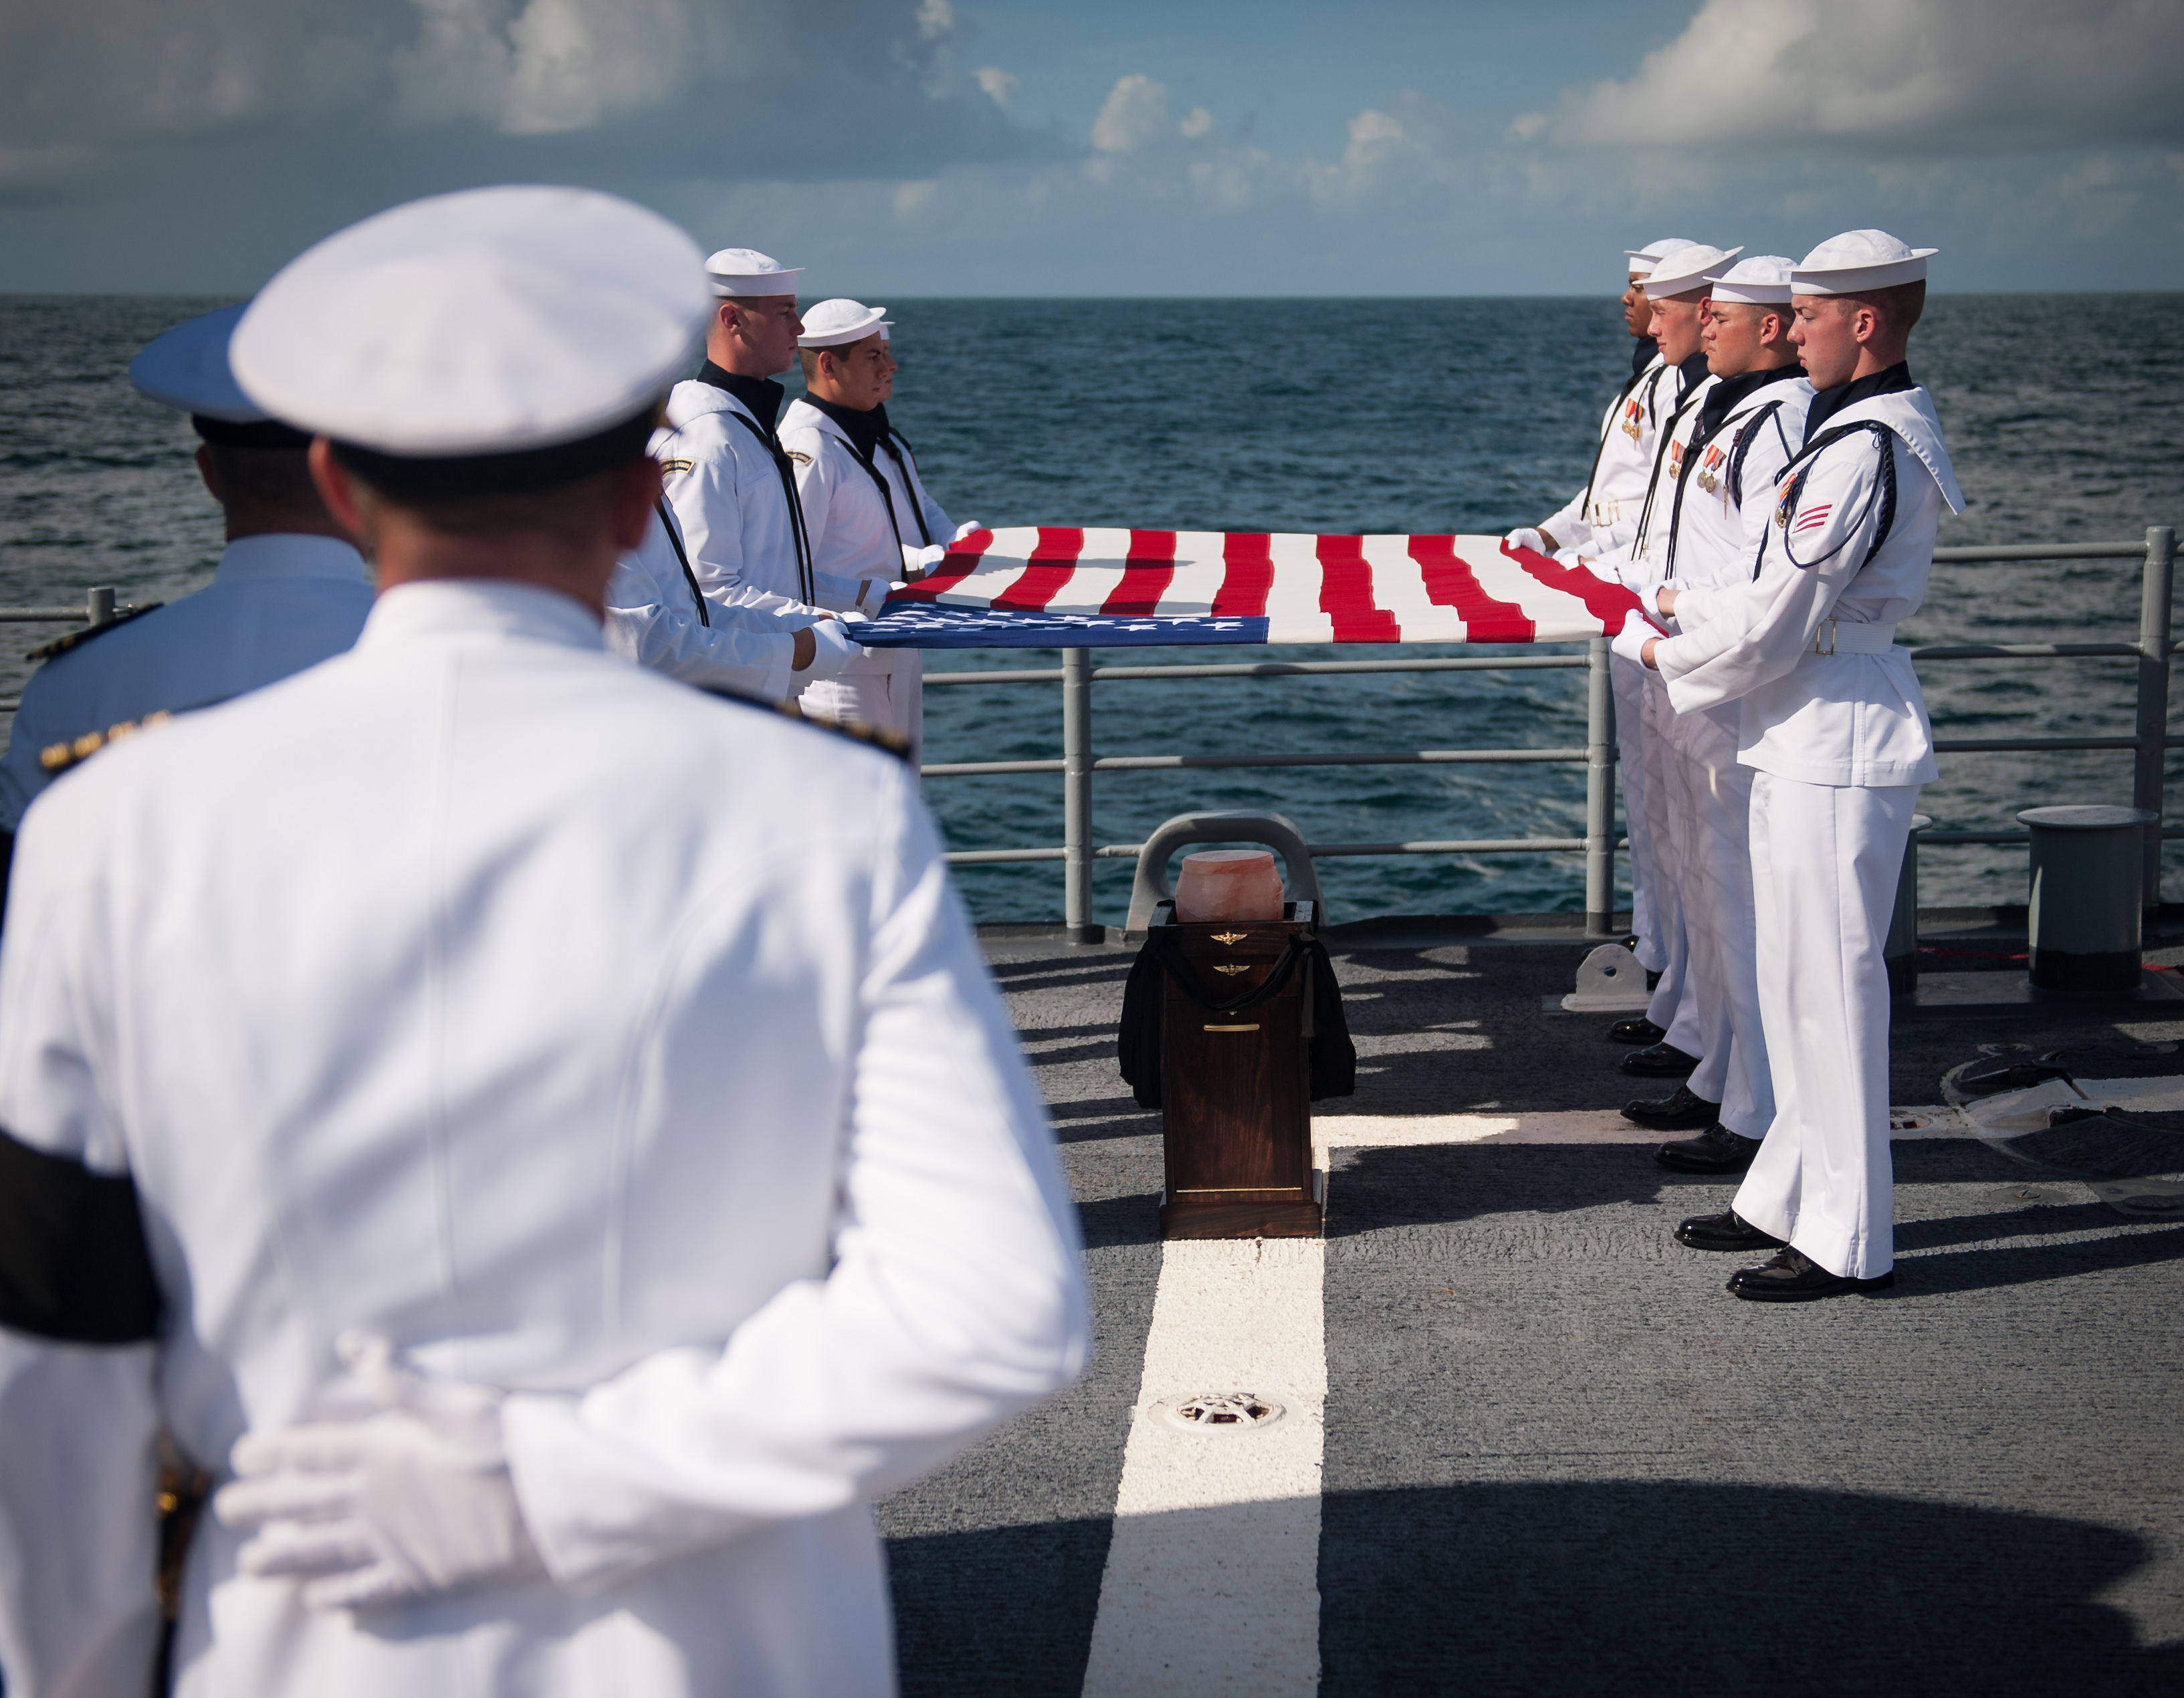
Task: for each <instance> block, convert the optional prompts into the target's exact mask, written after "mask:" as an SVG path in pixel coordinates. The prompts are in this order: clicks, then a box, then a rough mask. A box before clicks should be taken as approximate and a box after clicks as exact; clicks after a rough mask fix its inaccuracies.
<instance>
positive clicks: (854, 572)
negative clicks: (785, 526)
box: [781, 398, 956, 764]
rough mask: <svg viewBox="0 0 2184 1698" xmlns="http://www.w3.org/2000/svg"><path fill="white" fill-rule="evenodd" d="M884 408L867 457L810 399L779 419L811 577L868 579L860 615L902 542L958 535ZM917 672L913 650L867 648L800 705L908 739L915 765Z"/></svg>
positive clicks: (919, 731)
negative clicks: (793, 474)
mask: <svg viewBox="0 0 2184 1698" xmlns="http://www.w3.org/2000/svg"><path fill="white" fill-rule="evenodd" d="M882 413H883V420H882V426H883V428H882V430H881V431H880V433H879V435H878V437H877V441H876V443H875V448H876V449H877V452H875V453H872V454H866V452H865V451H864V450H863V449H861V448H859V447H858V445H857V444H856V443H855V442H854V441H853V440H852V439H851V438H850V433H849V431H847V430H846V429H845V428H844V426H843V425H842V424H841V422H840V421H839V420H837V419H836V418H834V417H833V416H832V415H830V414H828V413H827V411H826V410H824V409H822V408H820V407H818V406H816V405H814V404H812V402H811V401H810V400H809V399H806V398H798V399H797V400H794V401H792V402H791V403H789V405H788V412H787V413H786V414H785V415H783V418H782V421H781V442H782V446H783V448H786V449H788V455H789V458H790V459H793V460H794V461H795V463H796V482H797V487H798V490H799V493H800V495H801V497H802V498H803V502H804V522H805V531H806V533H807V534H808V535H809V536H810V537H811V560H812V565H813V568H814V571H815V575H816V576H819V577H821V578H823V579H826V580H827V581H830V582H831V581H833V580H836V579H844V578H855V579H856V580H857V581H858V582H860V583H863V584H867V585H869V586H870V587H868V588H866V590H865V591H864V592H863V595H862V599H861V601H860V602H859V604H857V606H856V609H855V610H856V611H859V612H862V613H867V614H870V613H876V612H877V611H878V609H879V604H880V603H881V602H882V601H883V600H885V599H886V597H887V591H888V587H889V585H890V584H892V583H894V582H899V581H900V579H901V577H902V572H903V551H904V550H905V548H909V549H911V550H916V549H919V548H930V547H932V546H933V545H934V544H936V543H939V544H945V543H949V542H950V541H952V540H953V539H954V537H955V535H956V526H955V522H954V521H952V520H950V518H949V516H948V515H947V513H946V512H945V511H944V509H942V507H941V505H940V504H939V502H937V501H935V500H934V499H933V498H932V496H931V495H929V494H928V493H927V492H926V488H925V485H924V483H923V482H922V480H921V479H920V478H919V476H918V475H917V456H916V455H915V454H912V453H911V447H910V444H909V443H907V442H905V441H904V440H903V439H902V437H901V436H900V433H899V432H897V431H895V429H894V426H891V425H887V424H885V422H884V409H882ZM924 671H925V668H924V665H923V660H922V656H921V655H920V654H918V651H917V649H866V650H864V651H863V653H862V654H861V655H860V656H859V657H858V658H857V659H855V660H851V661H850V663H849V664H848V665H845V666H844V667H843V669H842V670H841V671H840V672H839V673H838V674H837V675H836V676H834V677H833V678H831V679H829V680H827V681H826V682H821V683H816V684H813V685H811V686H810V687H809V688H806V689H805V692H804V695H803V698H802V701H803V705H804V709H805V711H806V712H807V713H811V714H815V715H817V716H818V717H820V718H822V719H831V720H837V721H850V722H852V723H858V724H864V725H870V726H876V727H879V728H881V729H883V730H886V731H891V732H894V733H896V734H897V735H898V736H900V737H901V738H905V740H906V741H907V742H908V743H909V745H910V749H911V761H912V763H913V764H915V763H916V762H917V760H918V759H919V757H920V755H921V754H922V750H923V747H924V742H925V712H924V700H923V691H922V687H921V682H920V681H921V680H922V677H923V676H924Z"/></svg>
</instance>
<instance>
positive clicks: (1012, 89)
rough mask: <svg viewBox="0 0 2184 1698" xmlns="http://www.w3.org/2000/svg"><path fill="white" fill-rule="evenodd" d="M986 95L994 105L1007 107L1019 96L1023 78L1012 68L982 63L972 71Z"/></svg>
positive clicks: (973, 76)
mask: <svg viewBox="0 0 2184 1698" xmlns="http://www.w3.org/2000/svg"><path fill="white" fill-rule="evenodd" d="M971 75H972V78H973V79H974V80H975V81H977V83H978V86H979V87H980V88H982V89H983V90H984V91H985V93H986V97H987V98H988V99H989V100H990V101H992V102H993V103H994V104H995V105H996V106H1001V107H1006V105H1008V103H1010V102H1011V101H1012V100H1014V99H1015V98H1016V97H1017V91H1018V90H1020V89H1021V88H1022V86H1023V79H1022V77H1020V76H1018V75H1017V74H1016V73H1015V72H1014V71H1012V70H1002V69H1001V68H1000V66H999V65H981V66H979V67H978V70H974V71H972V73H971Z"/></svg>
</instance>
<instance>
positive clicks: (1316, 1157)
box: [1312, 1105, 1973, 1168]
mask: <svg viewBox="0 0 2184 1698" xmlns="http://www.w3.org/2000/svg"><path fill="white" fill-rule="evenodd" d="M1891 1112H1892V1114H1894V1115H1895V1116H1897V1117H1898V1118H1899V1119H1900V1120H1905V1121H1915V1122H1918V1123H1917V1124H1916V1125H1908V1126H1899V1127H1897V1130H1896V1133H1895V1137H1896V1138H1897V1139H1899V1140H1900V1139H1903V1138H1965V1137H1969V1136H1971V1135H1973V1134H1972V1133H1970V1129H1969V1128H1968V1127H1966V1126H1965V1123H1964V1117H1963V1116H1961V1115H1959V1114H1958V1112H1957V1111H1956V1110H1954V1109H1953V1108H1945V1107H1942V1106H1940V1105H1934V1106H1931V1107H1919V1108H1899V1109H1894V1110H1892V1111H1891ZM1689 1136H1690V1134H1689V1133H1678V1132H1661V1131H1658V1130H1655V1131H1648V1130H1647V1129H1646V1127H1642V1126H1640V1125H1638V1124H1636V1123H1635V1122H1631V1121H1627V1120H1625V1119H1624V1117H1623V1112H1622V1111H1621V1110H1619V1109H1573V1110H1568V1111H1562V1112H1557V1113H1540V1114H1430V1115H1392V1114H1357V1115H1350V1114H1345V1115H1320V1116H1314V1117H1313V1120H1312V1149H1313V1152H1314V1154H1313V1165H1314V1166H1318V1167H1321V1168H1324V1167H1325V1166H1327V1155H1326V1152H1327V1151H1329V1150H1395V1149H1401V1148H1406V1147H1416V1146H1418V1145H1421V1144H1660V1143H1663V1142H1665V1141H1666V1140H1667V1139H1669V1138H1685V1137H1689Z"/></svg>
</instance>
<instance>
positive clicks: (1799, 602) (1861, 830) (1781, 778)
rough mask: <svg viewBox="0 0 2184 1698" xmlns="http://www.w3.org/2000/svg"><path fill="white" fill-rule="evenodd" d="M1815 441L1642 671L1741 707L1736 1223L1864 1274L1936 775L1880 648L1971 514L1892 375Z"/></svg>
mask: <svg viewBox="0 0 2184 1698" xmlns="http://www.w3.org/2000/svg"><path fill="white" fill-rule="evenodd" d="M1898 246H1900V244H1898ZM1826 257H1828V249H1827V248H1822V249H1821V250H1819V253H1815V255H1814V256H1813V257H1812V258H1809V259H1808V260H1807V261H1806V263H1805V265H1804V266H1802V267H1800V268H1799V269H1798V271H1797V274H1796V278H1795V286H1796V287H1799V288H1800V290H1801V292H1802V290H1803V287H1804V285H1805V284H1806V282H1807V280H1808V276H1814V277H1816V280H1819V281H1826V283H1827V284H1828V287H1825V290H1823V291H1821V292H1829V293H1836V292H1845V291H1846V290H1848V289H1855V288H1858V287H1873V288H1878V287H1888V286H1889V285H1890V284H1891V283H1892V282H1897V281H1914V280H1915V279H1916V278H1917V277H1922V276H1924V275H1925V270H1924V258H1925V256H1924V255H1918V256H1915V257H1916V260H1917V263H1918V265H1919V269H1918V270H1916V271H1915V272H1914V273H1912V274H1911V275H1910V276H1893V275H1886V274H1885V281H1862V282H1860V281H1853V282H1850V283H1844V282H1842V281H1840V278H1841V275H1842V274H1841V271H1840V270H1833V269H1830V270H1822V269H1820V264H1819V262H1821V261H1822V260H1823V259H1825V258H1826ZM1897 263H1898V264H1907V263H1908V261H1904V262H1897ZM1850 275H1851V276H1853V277H1857V276H1859V275H1860V274H1859V272H1858V271H1852V272H1851V273H1850ZM1808 431H1809V432H1810V434H1809V435H1808V440H1807V442H1806V444H1805V446H1804V448H1803V449H1802V451H1801V454H1800V457H1799V458H1798V459H1797V460H1796V461H1793V462H1792V463H1791V467H1790V469H1789V471H1788V473H1787V475H1786V476H1785V477H1783V478H1782V479H1781V480H1780V483H1779V484H1778V487H1777V488H1776V490H1775V501H1774V503H1771V504H1770V507H1771V511H1770V512H1769V513H1767V514H1766V515H1764V516H1763V517H1762V518H1760V519H1759V521H1758V529H1759V530H1760V531H1761V532H1763V544H1762V547H1761V548H1760V550H1759V552H1758V560H1757V563H1756V565H1757V571H1758V576H1757V577H1756V578H1755V579H1754V580H1752V582H1747V583H1743V584H1738V585H1733V586H1729V587H1721V588H1717V589H1711V590H1694V591H1691V592H1688V593H1686V594H1685V597H1683V598H1680V600H1679V603H1678V605H1677V610H1676V612H1677V618H1678V622H1679V623H1680V625H1681V626H1683V627H1684V631H1683V634H1681V635H1680V636H1677V637H1672V638H1669V639H1668V640H1667V641H1664V642H1663V643H1660V644H1659V645H1658V647H1657V648H1656V649H1655V651H1654V658H1655V661H1656V664H1657V665H1658V666H1659V667H1660V670H1661V674H1662V676H1663V677H1664V678H1665V679H1666V680H1667V681H1668V683H1669V692H1670V694H1671V696H1672V698H1673V699H1674V702H1675V704H1676V706H1677V708H1678V710H1679V711H1680V712H1693V711H1704V710H1713V709H1717V708H1719V707H1721V706H1723V705H1724V704H1730V703H1737V704H1741V712H1740V716H1739V730H1738V741H1739V753H1738V759H1739V760H1740V761H1741V762H1742V764H1744V765H1747V766H1749V767H1751V768H1752V769H1753V771H1754V777H1753V780H1752V803H1751V829H1752V883H1753V892H1754V898H1755V914H1756V922H1757V938H1756V944H1757V950H1756V953H1757V957H1758V995H1759V1002H1760V1011H1761V1017H1762V1020H1763V1023H1764V1026H1765V1029H1766V1034H1767V1045H1768V1055H1769V1061H1770V1063H1771V1065H1772V1068H1773V1072H1774V1083H1775V1123H1774V1127H1773V1130H1772V1131H1771V1132H1770V1133H1769V1136H1768V1138H1767V1140H1766V1142H1765V1143H1763V1144H1762V1145H1761V1146H1760V1149H1759V1153H1758V1156H1757V1157H1756V1158H1755V1159H1754V1161H1753V1162H1752V1167H1751V1169H1750V1171H1749V1172H1747V1174H1746V1176H1745V1179H1744V1183H1743V1186H1742V1187H1741V1189H1740V1190H1739V1191H1738V1193H1737V1196H1736V1212H1737V1213H1738V1214H1739V1215H1741V1216H1743V1217H1744V1219H1746V1220H1747V1221H1748V1222H1751V1223H1752V1225H1754V1226H1756V1227H1758V1228H1760V1229H1761V1230H1762V1231H1763V1232H1766V1233H1772V1234H1773V1235H1775V1237H1777V1238H1780V1239H1786V1240H1787V1241H1788V1242H1789V1243H1790V1244H1791V1246H1792V1247H1793V1248H1795V1249H1796V1250H1798V1251H1800V1252H1802V1254H1803V1255H1806V1256H1807V1257H1808V1258H1810V1260H1811V1261H1814V1262H1815V1263H1817V1264H1819V1267H1822V1268H1825V1270H1827V1271H1828V1272H1830V1273H1833V1274H1836V1275H1838V1276H1841V1277H1845V1278H1855V1279H1870V1278H1879V1277H1880V1276H1882V1275H1884V1274H1886V1273H1887V1272H1890V1270H1891V1269H1892V1267H1893V1266H1894V1261H1895V1251H1894V1236H1893V1229H1892V1206H1893V1191H1892V1177H1891V1176H1892V1167H1891V1162H1890V1156H1889V1147H1888V1138H1889V1126H1888V1021H1889V993H1888V979H1887V971H1886V966H1885V965H1884V963H1883V960H1882V956H1881V950H1882V948H1883V945H1884V944H1886V938H1887V933H1888V924H1889V920H1890V917H1891V915H1892V910H1893V907H1894V904H1895V899H1896V882H1897V875H1898V873H1899V872H1900V871H1901V870H1902V867H1903V847H1904V844H1905V842H1906V841H1907V840H1908V837H1909V835H1910V821H1911V815H1912V811H1913V807H1914V803H1915V802H1916V800H1917V798H1918V793H1919V786H1920V785H1922V784H1925V783H1927V782H1931V780H1932V779H1933V777H1934V776H1935V770H1936V769H1935V763H1934V749H1933V735H1932V732H1931V727H1930V726H1929V725H1928V722H1927V718H1926V710H1925V700H1924V699H1923V697H1922V696H1921V695H1920V693H1919V681H1918V677H1917V675H1916V674H1915V672H1914V671H1913V669H1912V665H1911V661H1910V659H1909V657H1908V655H1907V654H1905V653H1904V651H1903V650H1902V649H1898V648H1897V647H1896V646H1895V641H1894V639H1895V634H1896V626H1897V623H1898V622H1899V621H1902V620H1904V619H1907V618H1908V617H1909V616H1910V615H1912V614H1913V613H1914V612H1916V611H1917V610H1918V608H1919V603H1920V602H1921V600H1922V599H1923V598H1924V597H1925V587H1926V575H1927V572H1928V570H1929V568H1930V566H1931V564H1932V560H1933V551H1934V538H1935V534H1936V527H1937V526H1938V524H1939V522H1940V518H1941V511H1942V507H1943V506H1944V505H1945V504H1946V505H1947V507H1948V508H1949V509H1950V510H1952V511H1959V510H1961V509H1962V508H1963V505H1964V499H1963V497H1962V495H1961V494H1960V493H1959V492H1958V488H1957V483H1956V478H1955V475H1954V473H1953V470H1951V467H1950V464H1949V455H1948V448H1947V443H1946V442H1945V440H1944V438H1943V436H1942V426H1941V422H1940V420H1939V419H1938V418H1937V417H1936V415H1935V412H1934V409H1933V403H1932V400H1931V398H1930V397H1929V396H1928V395H1927V393H1926V392H1925V390H1924V389H1921V388H1919V387H1916V386H1915V385H1914V384H1913V383H1912V382H1911V381H1910V377H1909V375H1908V371H1906V370H1905V369H1904V368H1903V367H1902V366H1897V367H1894V368H1892V370H1889V371H1887V372H1884V373H1879V374H1875V376H1872V377H1869V378H1865V379H1862V380H1860V381H1858V382H1857V383H1854V384H1852V385H1849V386H1847V388H1846V390H1845V391H1844V392H1842V393H1841V394H1836V393H1830V394H1825V395H1822V396H1820V397H1819V398H1817V399H1816V400H1815V401H1814V404H1812V409H1811V413H1810V415H1809V419H1808ZM1884 523H1885V524H1886V531H1885V533H1884V532H1883V526H1884Z"/></svg>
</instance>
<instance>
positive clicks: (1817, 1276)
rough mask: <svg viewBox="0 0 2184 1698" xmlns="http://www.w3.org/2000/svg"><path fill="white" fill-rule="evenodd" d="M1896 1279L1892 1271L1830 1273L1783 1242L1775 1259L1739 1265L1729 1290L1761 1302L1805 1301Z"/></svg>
mask: <svg viewBox="0 0 2184 1698" xmlns="http://www.w3.org/2000/svg"><path fill="white" fill-rule="evenodd" d="M1895 1283H1896V1275H1895V1274H1894V1272H1887V1273H1884V1274H1882V1275H1881V1276H1880V1278H1877V1279H1852V1278H1847V1277H1846V1276H1845V1275H1843V1274H1840V1273H1830V1272H1828V1271H1827V1269H1825V1267H1821V1266H1820V1265H1819V1263H1818V1262H1817V1261H1814V1260H1813V1259H1812V1258H1811V1257H1810V1256H1808V1255H1802V1254H1801V1253H1800V1252H1798V1251H1797V1250H1791V1248H1790V1247H1789V1246H1788V1245H1784V1246H1783V1248H1782V1251H1781V1253H1780V1255H1777V1256H1776V1257H1775V1259H1774V1260H1773V1261H1766V1262H1762V1263H1761V1264H1760V1265H1759V1266H1758V1267H1740V1268H1738V1269H1737V1270H1736V1272H1734V1273H1732V1274H1730V1276H1729V1294H1730V1296H1732V1297H1745V1298H1749V1299H1751V1300H1752V1301H1754V1302H1758V1303H1805V1302H1809V1301H1810V1300H1812V1299H1814V1298H1815V1297H1840V1296H1841V1295H1843V1294H1845V1293H1846V1292H1851V1291H1886V1290H1887V1289H1888V1288H1889V1287H1890V1286H1892V1285H1893V1284H1895Z"/></svg>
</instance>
